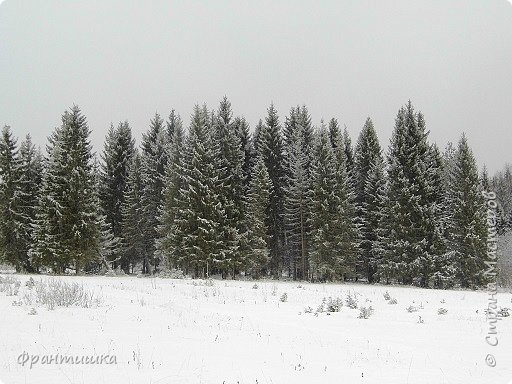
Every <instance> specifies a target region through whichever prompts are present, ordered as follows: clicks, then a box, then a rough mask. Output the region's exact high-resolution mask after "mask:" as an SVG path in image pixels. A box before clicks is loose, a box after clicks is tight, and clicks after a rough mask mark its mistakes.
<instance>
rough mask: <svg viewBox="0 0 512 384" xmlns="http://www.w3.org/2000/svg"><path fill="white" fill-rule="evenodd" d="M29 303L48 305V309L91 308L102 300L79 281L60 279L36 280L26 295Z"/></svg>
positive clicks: (26, 300)
mask: <svg viewBox="0 0 512 384" xmlns="http://www.w3.org/2000/svg"><path fill="white" fill-rule="evenodd" d="M23 299H24V301H25V302H26V303H27V304H29V305H30V304H32V303H34V302H35V303H37V304H42V305H46V306H47V308H48V309H50V310H51V309H55V307H70V306H77V307H82V308H91V307H93V306H97V305H99V304H100V302H101V300H100V299H99V298H98V297H95V296H94V294H93V293H92V292H90V291H88V290H86V289H85V288H84V286H83V285H81V284H78V283H72V284H69V283H66V282H65V281H62V280H59V279H49V280H46V281H39V282H36V283H35V285H34V289H33V290H32V291H31V292H30V294H26V295H25V296H24V298H23Z"/></svg>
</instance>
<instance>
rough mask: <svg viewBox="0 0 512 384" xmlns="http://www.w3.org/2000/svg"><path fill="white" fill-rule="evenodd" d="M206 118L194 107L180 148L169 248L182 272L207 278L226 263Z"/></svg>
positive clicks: (221, 213)
mask: <svg viewBox="0 0 512 384" xmlns="http://www.w3.org/2000/svg"><path fill="white" fill-rule="evenodd" d="M213 137H214V136H213V132H212V127H211V126H210V115H209V113H208V110H207V109H206V107H203V108H200V107H199V106H197V105H196V107H195V108H194V113H193V115H192V121H191V125H190V129H189V135H188V136H187V141H186V144H185V149H184V157H183V177H184V180H185V183H186V187H185V188H183V189H181V193H180V194H179V199H178V204H179V206H180V207H182V209H180V210H179V211H178V212H176V216H175V219H174V220H175V223H176V224H175V226H174V229H173V231H172V232H171V236H170V243H171V247H172V248H173V249H180V256H183V258H178V259H177V260H175V262H176V263H177V265H179V266H180V267H181V268H182V269H184V270H185V271H186V272H192V273H193V274H194V275H195V276H209V275H210V273H215V272H218V271H219V269H221V268H223V267H224V266H225V263H226V255H225V245H224V244H223V241H224V238H223V237H224V231H223V230H222V228H220V226H221V223H222V222H223V221H224V218H225V211H224V210H223V204H222V201H221V197H220V196H219V195H218V190H219V189H218V182H217V180H218V178H219V175H218V174H217V171H218V168H217V160H216V159H215V157H216V155H217V153H216V151H215V146H214V144H213Z"/></svg>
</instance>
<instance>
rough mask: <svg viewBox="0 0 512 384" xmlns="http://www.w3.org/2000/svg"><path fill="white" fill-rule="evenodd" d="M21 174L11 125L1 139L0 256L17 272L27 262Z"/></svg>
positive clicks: (3, 132) (4, 130) (5, 129)
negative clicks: (21, 199) (21, 198)
mask: <svg viewBox="0 0 512 384" xmlns="http://www.w3.org/2000/svg"><path fill="white" fill-rule="evenodd" d="M20 177H21V169H20V159H19V155H18V148H17V140H16V139H15V138H14V137H13V135H12V132H11V129H10V127H9V126H5V127H4V128H3V129H2V136H1V138H0V209H1V211H0V259H3V260H5V261H6V262H8V263H10V264H12V265H13V266H15V268H16V270H17V271H21V270H22V269H23V267H24V266H25V265H26V264H27V262H26V249H25V245H26V244H25V242H24V236H23V235H24V233H23V229H24V228H23V227H24V226H23V223H24V222H25V221H26V217H25V215H23V212H22V207H21V204H22V202H21V201H20V190H21V185H20Z"/></svg>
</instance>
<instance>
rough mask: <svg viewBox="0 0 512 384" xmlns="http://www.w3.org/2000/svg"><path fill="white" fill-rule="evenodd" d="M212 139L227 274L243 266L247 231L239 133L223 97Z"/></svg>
mask: <svg viewBox="0 0 512 384" xmlns="http://www.w3.org/2000/svg"><path fill="white" fill-rule="evenodd" d="M212 133H213V140H214V144H215V147H214V151H215V152H216V154H215V161H216V167H217V170H216V174H217V175H218V176H219V177H218V180H217V186H216V188H217V193H218V196H219V198H220V199H221V202H222V210H223V211H224V215H225V216H224V217H222V222H221V223H220V227H219V229H220V230H221V231H222V232H223V245H224V247H225V249H224V251H223V254H224V256H223V259H224V265H222V266H221V265H219V267H220V268H222V272H223V273H224V274H226V273H231V274H232V275H233V276H235V275H236V274H237V273H238V271H240V269H241V268H242V267H243V266H244V264H245V260H244V257H245V255H244V252H241V249H240V240H241V235H242V234H243V233H244V232H245V228H244V226H243V223H244V221H243V216H244V201H243V196H244V188H245V186H244V174H243V167H244V160H245V159H244V157H245V153H244V151H243V150H242V146H241V140H240V136H239V135H238V134H237V132H236V127H235V125H234V121H233V112H232V110H231V103H230V102H229V100H228V99H227V97H224V98H223V99H222V100H221V102H220V105H219V109H218V111H217V114H216V115H215V118H214V122H213V132H212Z"/></svg>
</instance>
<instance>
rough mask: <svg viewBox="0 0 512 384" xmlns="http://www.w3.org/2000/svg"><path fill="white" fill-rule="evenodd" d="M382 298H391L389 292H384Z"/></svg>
mask: <svg viewBox="0 0 512 384" xmlns="http://www.w3.org/2000/svg"><path fill="white" fill-rule="evenodd" d="M384 300H386V301H388V300H391V295H390V294H389V292H388V291H386V292H384Z"/></svg>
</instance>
